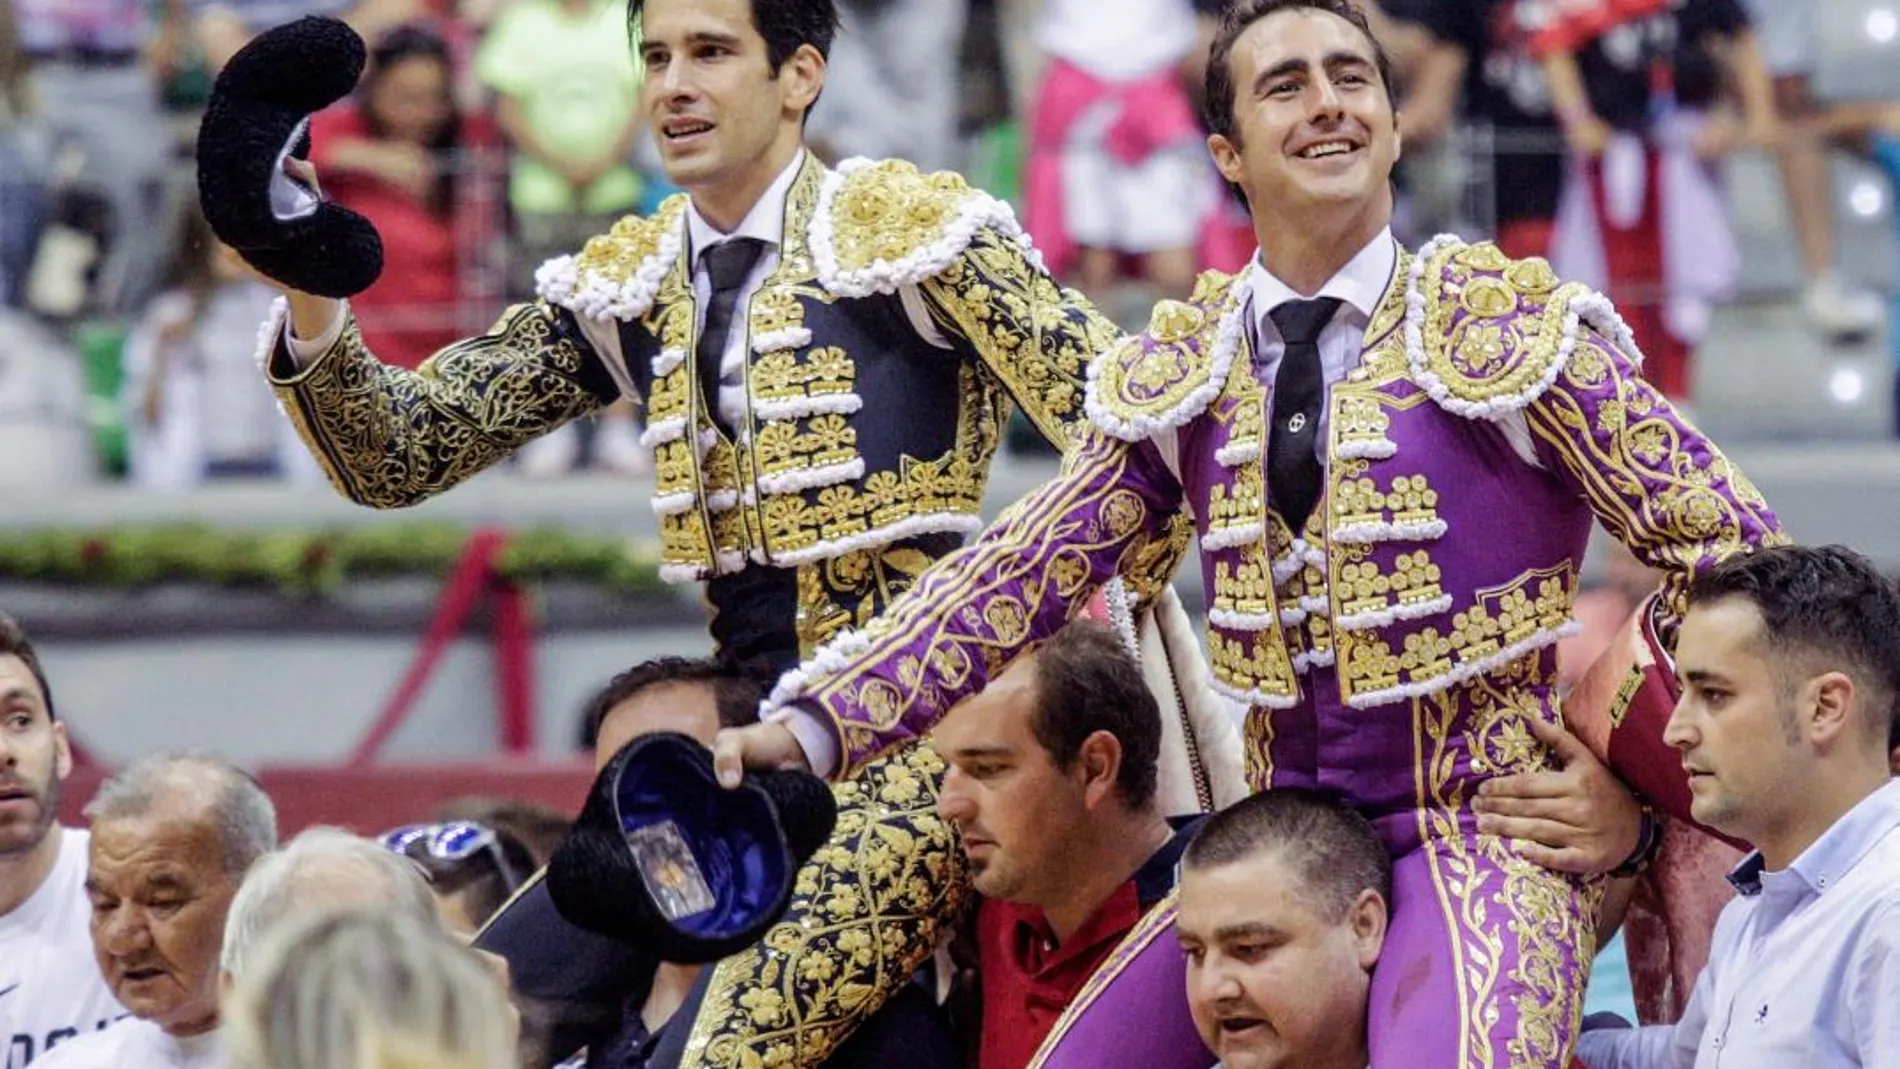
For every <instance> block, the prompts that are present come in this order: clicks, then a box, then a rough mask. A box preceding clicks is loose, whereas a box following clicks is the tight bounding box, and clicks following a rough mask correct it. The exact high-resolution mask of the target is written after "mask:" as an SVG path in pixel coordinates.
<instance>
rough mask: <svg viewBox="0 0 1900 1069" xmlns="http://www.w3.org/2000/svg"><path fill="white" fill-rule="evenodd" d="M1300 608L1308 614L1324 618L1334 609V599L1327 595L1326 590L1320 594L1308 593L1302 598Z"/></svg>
mask: <svg viewBox="0 0 1900 1069" xmlns="http://www.w3.org/2000/svg"><path fill="white" fill-rule="evenodd" d="M1300 608H1301V610H1303V611H1304V612H1305V613H1306V614H1307V615H1308V616H1317V617H1319V618H1320V619H1322V620H1324V619H1327V618H1328V616H1329V614H1331V612H1332V611H1333V602H1332V599H1331V598H1329V597H1327V596H1326V594H1325V592H1324V591H1322V592H1320V593H1318V594H1308V595H1306V596H1304V597H1302V598H1301V599H1300Z"/></svg>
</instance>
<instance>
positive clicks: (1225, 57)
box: [1201, 0, 1397, 144]
mask: <svg viewBox="0 0 1900 1069" xmlns="http://www.w3.org/2000/svg"><path fill="white" fill-rule="evenodd" d="M1282 11H1322V12H1325V13H1326V14H1329V15H1337V16H1339V17H1340V18H1342V19H1345V20H1346V21H1347V22H1350V23H1352V24H1353V26H1354V27H1356V28H1357V29H1358V30H1359V32H1360V33H1362V34H1364V35H1365V37H1366V42H1367V43H1368V44H1370V45H1371V46H1372V62H1373V65H1374V66H1376V67H1377V68H1378V69H1379V81H1380V83H1381V84H1383V85H1384V86H1385V95H1386V99H1388V100H1391V101H1393V102H1394V103H1393V106H1394V107H1397V98H1396V97H1395V96H1393V94H1392V57H1391V56H1388V55H1386V51H1385V46H1384V45H1382V44H1380V43H1379V38H1378V37H1376V36H1374V35H1373V32H1372V24H1371V23H1370V22H1367V21H1366V13H1365V11H1363V10H1361V8H1360V7H1359V5H1357V4H1355V3H1352V2H1351V0H1233V3H1231V4H1229V5H1228V7H1227V10H1226V11H1225V12H1224V13H1223V14H1222V15H1221V19H1220V28H1219V29H1217V30H1215V31H1214V42H1213V44H1211V45H1210V46H1208V50H1207V76H1206V86H1205V92H1204V93H1203V95H1202V99H1201V108H1202V115H1201V120H1202V122H1204V123H1205V124H1206V126H1207V129H1208V132H1209V133H1215V134H1219V135H1221V136H1222V137H1224V138H1226V139H1227V140H1229V141H1232V142H1234V143H1235V144H1239V143H1240V141H1241V137H1240V130H1239V124H1238V123H1236V122H1235V120H1234V95H1235V92H1236V87H1235V85H1234V65H1233V54H1234V42H1235V41H1237V40H1239V39H1240V35H1241V34H1243V33H1246V32H1247V28H1248V27H1249V26H1252V25H1253V24H1254V23H1256V22H1259V21H1260V20H1261V19H1264V18H1266V17H1267V16H1268V15H1277V14H1279V13H1280V12H1282Z"/></svg>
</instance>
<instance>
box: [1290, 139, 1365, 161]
mask: <svg viewBox="0 0 1900 1069" xmlns="http://www.w3.org/2000/svg"><path fill="white" fill-rule="evenodd" d="M1357 151H1359V146H1358V145H1355V144H1353V143H1352V142H1350V141H1321V142H1319V143H1317V144H1313V145H1308V146H1306V147H1305V148H1303V149H1301V150H1299V151H1298V152H1296V153H1294V155H1295V156H1298V157H1299V158H1300V159H1303V160H1323V159H1328V158H1330V157H1333V156H1346V155H1350V154H1352V153H1354V152H1357Z"/></svg>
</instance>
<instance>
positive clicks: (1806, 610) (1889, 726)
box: [1689, 545, 1900, 749]
mask: <svg viewBox="0 0 1900 1069" xmlns="http://www.w3.org/2000/svg"><path fill="white" fill-rule="evenodd" d="M1727 598H1743V599H1746V600H1747V601H1748V602H1749V603H1750V604H1752V605H1754V606H1755V608H1756V610H1757V611H1758V612H1760V613H1761V618H1762V638H1763V640H1764V642H1763V645H1764V647H1765V648H1766V649H1767V650H1768V651H1769V655H1770V656H1771V657H1774V658H1775V659H1776V660H1777V662H1778V663H1779V664H1780V665H1781V666H1782V667H1783V668H1784V669H1785V670H1786V672H1787V676H1792V673H1793V671H1794V670H1796V667H1797V666H1796V665H1795V664H1791V663H1789V662H1790V661H1791V660H1796V659H1799V660H1801V661H1803V662H1805V664H1809V665H1811V664H1814V663H1817V662H1819V663H1823V664H1825V665H1826V669H1825V670H1829V671H1833V670H1838V671H1842V672H1846V673H1847V674H1848V675H1849V676H1852V677H1853V679H1854V683H1855V685H1856V687H1857V688H1858V689H1859V690H1860V691H1861V693H1862V698H1861V700H1862V702H1864V703H1865V704H1864V705H1863V708H1864V709H1865V710H1866V717H1867V728H1868V730H1869V732H1870V733H1875V734H1879V732H1878V729H1879V728H1882V727H1884V728H1886V731H1885V732H1884V734H1885V735H1886V737H1887V739H1888V741H1889V743H1890V744H1900V724H1896V723H1895V713H1896V709H1895V703H1896V699H1900V592H1897V591H1896V590H1895V588H1894V584H1893V581H1892V580H1891V579H1888V578H1887V577H1886V576H1884V575H1882V574H1881V573H1880V569H1878V568H1876V567H1874V564H1873V562H1872V561H1870V560H1868V559H1867V558H1866V557H1863V556H1861V555H1860V554H1859V553H1856V552H1854V551H1853V550H1851V549H1848V548H1847V547H1846V546H1838V545H1835V546H1818V547H1817V546H1773V547H1769V548H1766V549H1758V550H1755V551H1753V552H1750V553H1741V554H1737V555H1735V556H1732V557H1729V558H1728V559H1726V560H1723V561H1720V562H1719V563H1717V564H1715V565H1714V566H1712V567H1710V568H1709V569H1708V570H1706V571H1704V572H1702V573H1701V574H1699V575H1697V576H1696V577H1695V578H1694V579H1693V580H1692V581H1691V582H1690V584H1689V607H1690V608H1692V609H1693V608H1695V607H1697V606H1701V605H1709V604H1713V603H1715V602H1718V601H1722V600H1725V599H1727ZM1882 713H1884V714H1885V715H1884V719H1883V717H1882V715H1881V714H1882ZM1891 748H1892V746H1891V745H1890V746H1889V749H1891Z"/></svg>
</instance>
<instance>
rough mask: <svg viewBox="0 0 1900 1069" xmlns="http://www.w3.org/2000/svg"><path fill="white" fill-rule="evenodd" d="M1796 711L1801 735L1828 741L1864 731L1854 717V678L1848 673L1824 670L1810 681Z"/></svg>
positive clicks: (1820, 741) (1824, 741)
mask: <svg viewBox="0 0 1900 1069" xmlns="http://www.w3.org/2000/svg"><path fill="white" fill-rule="evenodd" d="M1804 697H1805V698H1806V699H1807V700H1805V701H1803V702H1802V703H1801V704H1800V706H1799V707H1798V708H1797V710H1796V715H1797V716H1798V717H1800V723H1799V725H1798V726H1799V728H1800V730H1801V734H1802V735H1803V736H1805V737H1806V738H1807V739H1808V740H1809V741H1811V742H1816V743H1828V742H1833V741H1835V740H1837V739H1840V738H1841V737H1843V736H1844V735H1848V734H1851V733H1855V732H1858V731H1860V730H1861V726H1860V724H1859V723H1858V722H1857V721H1856V718H1855V708H1854V705H1855V701H1854V698H1855V690H1854V680H1853V679H1852V678H1851V677H1850V676H1848V674H1847V673H1845V672H1824V673H1822V674H1821V675H1818V676H1816V677H1814V678H1813V679H1811V680H1809V681H1808V685H1807V687H1806V688H1805V694H1804Z"/></svg>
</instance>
